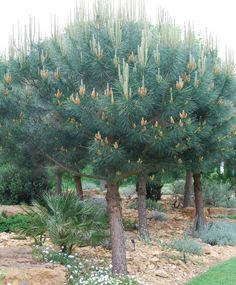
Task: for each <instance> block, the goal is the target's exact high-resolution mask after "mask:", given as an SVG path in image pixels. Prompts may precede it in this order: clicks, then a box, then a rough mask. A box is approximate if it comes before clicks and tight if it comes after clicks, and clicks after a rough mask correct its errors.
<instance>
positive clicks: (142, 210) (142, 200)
mask: <svg viewBox="0 0 236 285" xmlns="http://www.w3.org/2000/svg"><path fill="white" fill-rule="evenodd" d="M146 194H147V192H146V179H145V178H144V177H140V178H139V181H138V230H139V236H140V237H141V238H142V239H143V240H148V238H149V234H148V226H147V213H146Z"/></svg>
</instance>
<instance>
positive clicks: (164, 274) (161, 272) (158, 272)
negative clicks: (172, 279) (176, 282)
mask: <svg viewBox="0 0 236 285" xmlns="http://www.w3.org/2000/svg"><path fill="white" fill-rule="evenodd" d="M155 275H156V276H159V277H161V278H168V277H169V276H168V274H167V272H166V271H164V270H163V269H158V270H156V271H155Z"/></svg>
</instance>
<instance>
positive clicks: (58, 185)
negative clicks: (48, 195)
mask: <svg viewBox="0 0 236 285" xmlns="http://www.w3.org/2000/svg"><path fill="white" fill-rule="evenodd" d="M62 175H63V172H62V171H61V170H60V169H58V168H56V170H55V176H56V185H55V190H56V193H57V194H58V195H60V194H61V193H62Z"/></svg>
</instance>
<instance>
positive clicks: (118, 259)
mask: <svg viewBox="0 0 236 285" xmlns="http://www.w3.org/2000/svg"><path fill="white" fill-rule="evenodd" d="M106 200H107V207H108V213H109V222H110V234H111V248H112V271H113V273H117V274H127V265H126V251H125V236H124V229H123V223H122V214H121V205H120V201H121V198H120V194H119V185H118V184H116V183H111V182H108V183H107V194H106Z"/></svg>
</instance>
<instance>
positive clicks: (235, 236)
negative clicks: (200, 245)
mask: <svg viewBox="0 0 236 285" xmlns="http://www.w3.org/2000/svg"><path fill="white" fill-rule="evenodd" d="M200 238H201V239H202V241H203V242H205V243H208V244H210V245H236V223H234V222H227V221H214V222H211V223H208V224H207V225H206V226H205V229H204V230H203V231H202V232H200Z"/></svg>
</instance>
